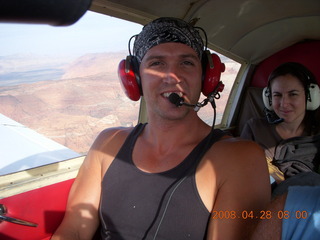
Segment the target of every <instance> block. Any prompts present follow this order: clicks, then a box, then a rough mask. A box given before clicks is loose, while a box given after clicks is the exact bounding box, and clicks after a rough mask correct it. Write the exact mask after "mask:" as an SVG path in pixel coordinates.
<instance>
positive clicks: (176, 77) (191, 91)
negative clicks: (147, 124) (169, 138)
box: [140, 43, 202, 117]
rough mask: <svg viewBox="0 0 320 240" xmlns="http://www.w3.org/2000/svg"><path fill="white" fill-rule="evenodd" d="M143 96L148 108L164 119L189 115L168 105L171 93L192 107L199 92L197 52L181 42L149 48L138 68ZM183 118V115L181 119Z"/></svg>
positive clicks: (200, 70) (199, 69)
mask: <svg viewBox="0 0 320 240" xmlns="http://www.w3.org/2000/svg"><path fill="white" fill-rule="evenodd" d="M140 76H141V82H142V83H141V84H142V89H143V94H144V97H145V100H146V102H147V107H148V109H149V112H150V110H151V111H154V112H157V113H158V114H162V115H163V114H164V115H166V116H167V117H170V116H171V117H178V115H177V114H178V113H177V112H178V109H179V112H180V115H181V113H182V112H188V111H189V110H190V108H189V109H188V110H187V108H186V107H182V108H177V107H176V106H175V105H174V104H172V103H171V102H169V99H168V97H169V95H170V93H172V92H175V93H177V94H178V95H179V96H180V97H183V99H184V101H185V102H187V103H191V104H195V103H196V102H197V101H198V99H199V96H200V92H201V76H202V66H201V61H200V59H199V57H198V55H197V53H196V52H195V51H194V50H193V49H192V48H191V47H189V46H187V45H185V44H181V43H163V44H160V45H157V46H155V47H153V48H151V49H150V50H149V51H148V52H147V53H146V55H145V56H144V58H143V59H142V62H141V65H140ZM180 117H182V116H180Z"/></svg>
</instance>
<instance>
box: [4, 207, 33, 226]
mask: <svg viewBox="0 0 320 240" xmlns="http://www.w3.org/2000/svg"><path fill="white" fill-rule="evenodd" d="M6 214H7V208H6V206H4V205H3V204H0V222H1V221H6V222H11V223H15V224H20V225H24V226H29V227H37V226H38V224H36V223H32V222H28V221H24V220H21V219H17V218H12V217H8V216H6Z"/></svg>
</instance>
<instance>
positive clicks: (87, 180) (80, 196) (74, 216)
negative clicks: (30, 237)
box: [51, 129, 122, 240]
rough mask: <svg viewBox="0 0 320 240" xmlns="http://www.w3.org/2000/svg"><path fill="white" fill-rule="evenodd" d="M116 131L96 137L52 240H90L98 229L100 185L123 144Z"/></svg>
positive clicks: (111, 130) (106, 132)
mask: <svg viewBox="0 0 320 240" xmlns="http://www.w3.org/2000/svg"><path fill="white" fill-rule="evenodd" d="M118 132H119V131H116V130H115V129H110V130H105V131H103V132H102V133H100V134H99V136H98V137H97V139H96V140H95V142H94V143H93V145H92V147H91V148H90V150H89V152H88V154H87V156H86V158H85V160H84V162H83V164H82V166H81V167H80V169H79V172H78V175H77V177H76V179H75V182H74V183H73V185H72V188H71V190H70V193H69V197H68V203H67V207H66V213H65V216H64V219H63V221H62V223H61V224H60V226H59V227H58V229H57V230H56V232H55V234H54V235H53V237H52V238H51V239H52V240H62V239H72V240H77V239H87V240H89V239H92V237H93V236H94V234H95V232H96V230H97V228H98V226H99V223H100V221H99V215H98V209H99V202H100V196H101V182H102V178H103V175H104V173H105V171H106V169H107V168H108V167H109V165H110V163H111V162H112V160H113V158H114V157H115V155H116V153H117V149H118V145H119V144H122V141H121V140H119V138H118V137H117V135H119V134H117V133H118Z"/></svg>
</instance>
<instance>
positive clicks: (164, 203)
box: [100, 124, 224, 240]
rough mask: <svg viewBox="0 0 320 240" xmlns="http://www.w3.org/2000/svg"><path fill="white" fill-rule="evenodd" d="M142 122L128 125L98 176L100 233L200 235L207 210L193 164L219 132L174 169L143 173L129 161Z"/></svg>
mask: <svg viewBox="0 0 320 240" xmlns="http://www.w3.org/2000/svg"><path fill="white" fill-rule="evenodd" d="M144 127H145V125H143V124H139V125H137V126H136V127H135V128H134V129H133V131H132V132H131V133H130V135H129V136H128V137H127V139H126V141H125V142H124V144H123V146H122V147H121V149H120V150H119V152H118V154H117V155H116V157H115V159H114V160H113V162H112V164H111V165H110V167H109V169H108V170H107V172H106V174H105V176H104V178H103V181H102V195H101V203H100V220H101V239H112V240H119V239H124V240H133V239H139V240H141V239H169V240H172V239H174V240H179V239H188V240H191V239H194V240H199V239H204V238H205V234H206V229H207V224H208V220H209V217H210V212H208V210H207V208H206V207H205V205H204V204H203V202H202V200H201V198H200V196H199V193H198V191H197V187H196V183H195V170H196V167H197V165H198V162H199V161H200V160H201V158H202V156H203V154H204V153H205V152H206V150H207V149H209V148H210V146H211V145H212V144H213V143H214V142H215V141H217V140H218V139H220V138H221V137H222V136H223V135H224V133H223V132H222V131H221V130H214V132H212V133H211V134H209V135H208V136H207V137H206V138H204V139H203V140H202V141H201V142H200V143H199V144H198V145H197V146H196V147H195V148H194V149H193V150H192V151H191V153H190V154H189V155H188V156H187V157H186V158H185V159H184V161H183V162H181V163H180V164H179V165H178V166H176V167H174V168H173V169H170V170H168V171H165V172H161V173H146V172H143V171H141V170H139V169H138V168H137V167H136V166H135V165H134V163H133V161H132V151H133V147H134V144H135V142H136V140H137V138H138V136H139V135H140V133H141V132H142V130H143V129H144Z"/></svg>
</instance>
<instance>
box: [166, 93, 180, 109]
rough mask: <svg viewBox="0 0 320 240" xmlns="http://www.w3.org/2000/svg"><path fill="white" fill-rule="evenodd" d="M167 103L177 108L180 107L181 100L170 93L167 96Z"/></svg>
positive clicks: (176, 95)
mask: <svg viewBox="0 0 320 240" xmlns="http://www.w3.org/2000/svg"><path fill="white" fill-rule="evenodd" d="M169 101H170V102H171V103H173V104H174V105H176V106H177V107H179V106H182V103H183V98H182V97H180V96H179V95H178V94H176V93H171V94H170V95H169Z"/></svg>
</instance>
